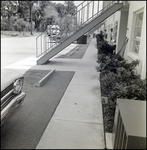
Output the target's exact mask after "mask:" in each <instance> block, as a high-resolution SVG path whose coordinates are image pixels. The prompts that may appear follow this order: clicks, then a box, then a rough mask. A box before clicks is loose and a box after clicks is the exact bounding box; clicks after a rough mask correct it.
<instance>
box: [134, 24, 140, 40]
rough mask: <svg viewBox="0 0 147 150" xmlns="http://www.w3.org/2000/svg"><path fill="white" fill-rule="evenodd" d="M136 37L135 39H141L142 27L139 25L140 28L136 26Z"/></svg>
mask: <svg viewBox="0 0 147 150" xmlns="http://www.w3.org/2000/svg"><path fill="white" fill-rule="evenodd" d="M134 32H135V33H134V38H135V39H140V37H141V27H138V28H135V31H134Z"/></svg>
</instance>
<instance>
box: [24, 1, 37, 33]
mask: <svg viewBox="0 0 147 150" xmlns="http://www.w3.org/2000/svg"><path fill="white" fill-rule="evenodd" d="M25 2H26V4H27V6H28V9H29V11H30V23H31V35H33V32H32V9H33V5H34V3H36V1H25Z"/></svg>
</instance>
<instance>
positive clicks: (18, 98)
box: [1, 69, 26, 127]
mask: <svg viewBox="0 0 147 150" xmlns="http://www.w3.org/2000/svg"><path fill="white" fill-rule="evenodd" d="M23 82H24V77H23V74H21V73H19V72H18V71H16V70H12V69H1V127H2V125H3V124H4V122H5V121H6V119H7V118H8V116H9V115H10V114H11V113H12V111H13V110H15V109H16V108H17V106H19V105H20V104H21V103H22V102H23V101H24V98H25V96H26V94H25V93H24V92H22V87H23Z"/></svg>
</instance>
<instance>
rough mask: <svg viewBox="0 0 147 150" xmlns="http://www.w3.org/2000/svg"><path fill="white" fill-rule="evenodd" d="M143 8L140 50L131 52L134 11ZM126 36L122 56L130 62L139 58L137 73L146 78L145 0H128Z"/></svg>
mask: <svg viewBox="0 0 147 150" xmlns="http://www.w3.org/2000/svg"><path fill="white" fill-rule="evenodd" d="M140 9H143V10H144V14H143V23H142V31H141V41H140V50H139V53H138V54H135V53H133V52H132V51H131V50H132V38H133V37H132V35H133V33H134V31H133V23H134V20H133V19H134V18H133V16H134V15H133V14H134V12H136V11H138V10H140ZM127 28H128V30H127V37H128V38H129V41H128V44H127V47H126V51H125V55H124V57H125V58H126V59H127V60H128V61H129V62H130V61H132V60H136V59H139V60H140V61H141V63H140V65H139V66H138V67H137V74H140V75H141V78H142V79H145V78H146V1H130V8H129V16H128V25H127Z"/></svg>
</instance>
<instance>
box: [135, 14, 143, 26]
mask: <svg viewBox="0 0 147 150" xmlns="http://www.w3.org/2000/svg"><path fill="white" fill-rule="evenodd" d="M142 20H143V13H140V14H137V16H136V26H142Z"/></svg>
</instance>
